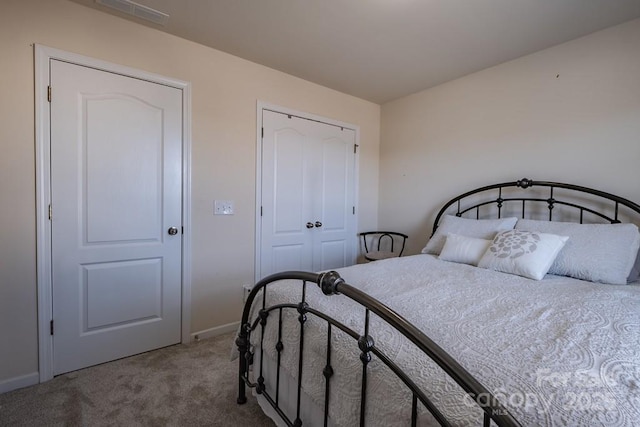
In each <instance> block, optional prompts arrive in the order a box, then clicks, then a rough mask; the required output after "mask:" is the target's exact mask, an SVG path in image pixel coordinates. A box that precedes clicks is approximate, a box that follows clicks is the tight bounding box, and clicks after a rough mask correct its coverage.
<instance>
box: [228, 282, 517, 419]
mask: <svg viewBox="0 0 640 427" xmlns="http://www.w3.org/2000/svg"><path fill="white" fill-rule="evenodd" d="M292 279H293V280H297V281H299V282H296V283H300V284H301V286H302V298H301V301H300V302H299V303H297V304H287V303H284V304H276V305H273V306H271V307H267V306H266V292H267V286H268V285H269V284H271V283H274V282H278V281H281V280H292ZM309 282H311V283H314V284H317V285H318V286H319V287H320V289H321V290H322V292H323V293H324V294H325V295H336V294H341V295H343V296H344V297H348V298H350V299H351V300H353V301H355V302H356V303H358V304H360V305H361V306H362V307H363V308H364V309H365V310H364V313H365V318H364V330H363V331H361V332H356V331H354V330H353V329H351V328H350V327H348V326H346V325H345V324H343V323H341V322H340V321H338V320H335V319H333V318H331V317H329V316H328V315H326V314H325V313H323V312H320V311H318V310H316V309H314V308H313V307H310V306H309V304H308V301H307V298H306V287H307V283H309ZM261 291H262V307H261V308H260V310H259V311H258V316H257V317H256V319H255V320H253V321H251V320H250V319H249V317H250V312H251V306H252V304H253V302H254V300H255V299H256V297H257V295H258V294H259V293H260V292H261ZM258 303H259V302H258ZM283 310H296V311H297V312H298V322H299V325H300V326H299V327H300V341H299V349H298V375H297V402H296V404H295V407H296V418H295V419H293V420H291V419H289V417H287V415H286V414H285V413H284V411H283V410H282V409H281V407H280V405H279V395H278V394H279V387H280V355H281V352H282V350H283V344H282V339H281V338H282V328H281V321H282V311H283ZM271 313H274V314H275V317H276V320H277V321H278V322H279V323H278V328H279V330H278V342H277V344H276V346H275V350H276V351H277V365H278V369H277V374H276V375H277V379H276V383H277V384H276V385H275V396H271V395H270V394H269V393H268V392H267V390H266V387H265V378H264V375H263V362H262V361H263V359H264V358H263V356H264V353H263V352H264V350H263V349H262V343H263V340H264V330H265V328H264V326H265V325H266V324H267V319H268V317H269V315H270V314H271ZM370 313H374V314H375V315H377V316H378V317H379V318H380V319H382V320H384V321H385V322H386V323H387V324H389V325H390V326H391V327H393V328H394V329H396V330H397V331H399V332H400V333H401V334H402V335H404V336H405V337H406V338H407V339H409V340H410V341H411V342H412V343H413V344H414V345H415V346H417V347H418V348H419V349H420V350H421V351H422V352H424V354H425V355H427V356H428V357H429V358H430V359H431V360H433V361H434V362H435V363H436V364H437V365H438V366H440V368H442V369H443V370H444V371H445V372H446V373H447V374H448V375H449V376H450V377H451V378H452V379H453V380H454V381H455V382H456V383H458V385H459V386H460V387H461V388H462V389H463V390H464V391H465V392H466V393H467V395H468V397H469V398H470V400H471V401H473V402H475V403H476V404H477V405H478V406H479V407H480V408H481V409H482V410H483V411H484V415H483V420H478V421H479V423H478V425H480V424H481V423H482V424H483V425H484V426H489V425H490V423H491V421H493V422H494V423H495V424H496V425H498V426H518V425H520V424H519V423H518V421H516V420H515V419H514V418H513V416H512V415H511V414H510V413H509V412H508V411H507V409H506V408H505V407H504V406H502V405H501V404H500V403H499V402H498V400H497V399H495V398H494V397H493V396H492V395H491V393H489V391H488V390H487V389H485V388H484V386H482V384H480V383H479V382H478V381H477V380H476V379H475V378H474V377H473V376H471V375H470V374H469V373H468V372H467V371H466V370H465V369H464V368H463V367H462V366H460V364H459V363H458V362H456V361H455V360H454V359H453V358H451V356H449V355H448V354H447V353H446V352H445V351H444V350H443V349H442V348H440V347H439V346H438V345H437V344H435V343H434V342H433V341H432V340H431V339H429V338H428V337H427V336H426V335H425V334H424V333H422V332H421V331H420V330H419V329H417V328H416V327H415V326H413V325H412V324H411V323H409V322H408V321H407V320H405V319H404V318H403V317H402V316H400V315H399V314H397V313H396V312H394V311H393V310H391V309H390V308H388V307H387V306H386V305H384V304H382V303H380V302H379V301H377V300H376V299H374V298H372V297H370V296H369V295H367V294H366V293H364V292H362V291H360V290H358V289H356V288H354V287H352V286H351V285H349V284H347V283H345V281H344V280H343V279H342V278H341V277H340V276H339V275H338V273H336V272H334V271H332V272H328V273H321V274H315V273H307V272H298V271H290V272H283V273H277V274H274V275H271V276H269V277H267V278H265V279H263V280H261V281H260V282H258V283H257V284H256V286H255V287H254V288H253V290H252V291H251V293H250V294H249V297H248V299H247V301H246V304H245V307H244V311H243V314H242V323H241V328H240V331H239V333H238V337H237V339H236V344H237V346H238V350H239V389H238V403H239V404H242V403H245V402H246V401H247V397H246V386H249V387H255V389H256V392H257V393H259V394H262V395H263V396H264V397H265V399H266V400H267V401H268V402H269V403H270V404H271V405H272V406H273V407H274V409H275V411H276V412H277V413H278V414H279V415H280V416H281V417H282V419H283V420H284V421H285V422H286V423H287V424H288V425H293V426H300V425H302V424H303V423H302V420H301V417H300V403H301V389H302V378H303V373H302V368H303V350H304V345H305V343H304V336H305V335H304V328H305V322H306V321H307V316H308V315H313V316H316V317H318V318H319V319H322V320H323V321H326V322H327V332H328V333H327V349H326V352H327V354H326V359H327V363H326V366H325V367H324V369H323V375H324V378H325V396H324V425H325V426H326V425H327V422H328V417H329V407H328V406H329V393H330V383H331V378H332V376H333V374H334V372H333V368H332V365H331V351H332V349H331V336H332V328H338V329H339V330H341V331H342V332H344V333H346V334H347V335H349V336H350V337H352V338H353V339H354V340H356V341H357V343H358V347H359V349H360V360H361V362H362V377H361V378H362V384H361V399H360V425H361V426H364V425H366V422H367V420H366V418H365V414H366V407H367V406H366V405H367V366H368V364H369V362H370V361H371V360H372V355H374V356H375V357H376V358H377V359H379V360H380V361H382V362H383V363H384V364H385V365H386V366H387V367H388V368H389V369H390V370H391V371H392V372H393V373H394V374H395V375H396V376H397V377H398V378H399V379H400V380H401V381H402V382H403V383H404V384H405V385H406V386H407V388H408V389H409V390H410V393H408V395H410V396H411V425H412V426H415V425H416V424H417V419H418V405H419V403H418V402H420V403H421V404H422V405H423V406H424V407H425V408H426V409H427V410H428V411H429V412H430V413H431V414H432V415H433V417H434V418H435V419H436V420H437V421H438V422H439V423H440V424H441V425H444V426H448V425H450V423H449V422H448V421H447V420H446V419H445V417H444V416H443V414H442V413H441V411H440V410H439V409H438V408H436V407H435V406H434V404H433V403H432V402H431V400H430V399H429V398H428V397H427V395H426V393H425V392H424V391H423V390H421V389H420V387H419V386H418V385H416V381H415V379H414V378H411V377H410V376H409V375H407V374H406V373H405V372H403V371H402V369H401V368H400V367H399V366H397V365H396V364H395V363H394V362H393V360H391V359H390V358H389V357H388V356H387V355H385V353H384V352H382V351H381V350H380V347H379V346H376V344H375V342H374V340H373V338H372V336H371V334H370V333H369V332H370V331H369V327H370V321H369V317H370ZM258 325H261V326H262V328H261V334H262V336H261V339H260V348H259V349H258V351H261V352H262V353H261V355H260V363H259V366H256V367H254V373H255V375H257V379H256V382H255V383H252V382H251V381H250V378H249V367H250V365H251V363H252V360H253V353H252V352H251V346H250V334H251V333H252V331H254V330H255V329H256V328H257V327H258ZM315 421H319V420H315Z"/></svg>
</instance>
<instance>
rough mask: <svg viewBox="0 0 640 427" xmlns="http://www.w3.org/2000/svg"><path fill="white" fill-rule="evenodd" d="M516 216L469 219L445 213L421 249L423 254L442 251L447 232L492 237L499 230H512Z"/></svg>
mask: <svg viewBox="0 0 640 427" xmlns="http://www.w3.org/2000/svg"><path fill="white" fill-rule="evenodd" d="M516 221H518V218H516V217H510V218H500V219H469V218H461V217H457V216H454V215H445V216H444V218H442V221H440V225H439V226H438V228H437V229H436V232H435V233H434V234H433V236H431V239H429V241H428V242H427V245H426V246H425V247H424V248H423V249H422V253H423V254H434V255H438V254H440V252H441V251H442V247H443V246H444V241H445V239H446V237H447V235H448V234H458V235H460V236H467V237H477V238H478V239H489V240H491V239H493V238H494V237H495V236H496V234H497V233H498V232H499V231H504V230H512V229H513V227H515V225H516Z"/></svg>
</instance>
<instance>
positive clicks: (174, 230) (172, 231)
mask: <svg viewBox="0 0 640 427" xmlns="http://www.w3.org/2000/svg"><path fill="white" fill-rule="evenodd" d="M167 232H168V233H169V235H171V236H175V235H176V234H178V227H171V228H169V230H167Z"/></svg>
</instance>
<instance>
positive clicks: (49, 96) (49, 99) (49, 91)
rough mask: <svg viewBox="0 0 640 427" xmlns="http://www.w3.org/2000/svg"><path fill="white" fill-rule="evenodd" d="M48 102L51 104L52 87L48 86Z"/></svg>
mask: <svg viewBox="0 0 640 427" xmlns="http://www.w3.org/2000/svg"><path fill="white" fill-rule="evenodd" d="M47 101H49V102H51V86H47Z"/></svg>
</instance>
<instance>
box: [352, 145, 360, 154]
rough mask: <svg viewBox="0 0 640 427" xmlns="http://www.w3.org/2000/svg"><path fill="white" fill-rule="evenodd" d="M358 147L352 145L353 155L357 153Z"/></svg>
mask: <svg viewBox="0 0 640 427" xmlns="http://www.w3.org/2000/svg"><path fill="white" fill-rule="evenodd" d="M358 147H359V145H358V144H353V154H355V153H357V152H358Z"/></svg>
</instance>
